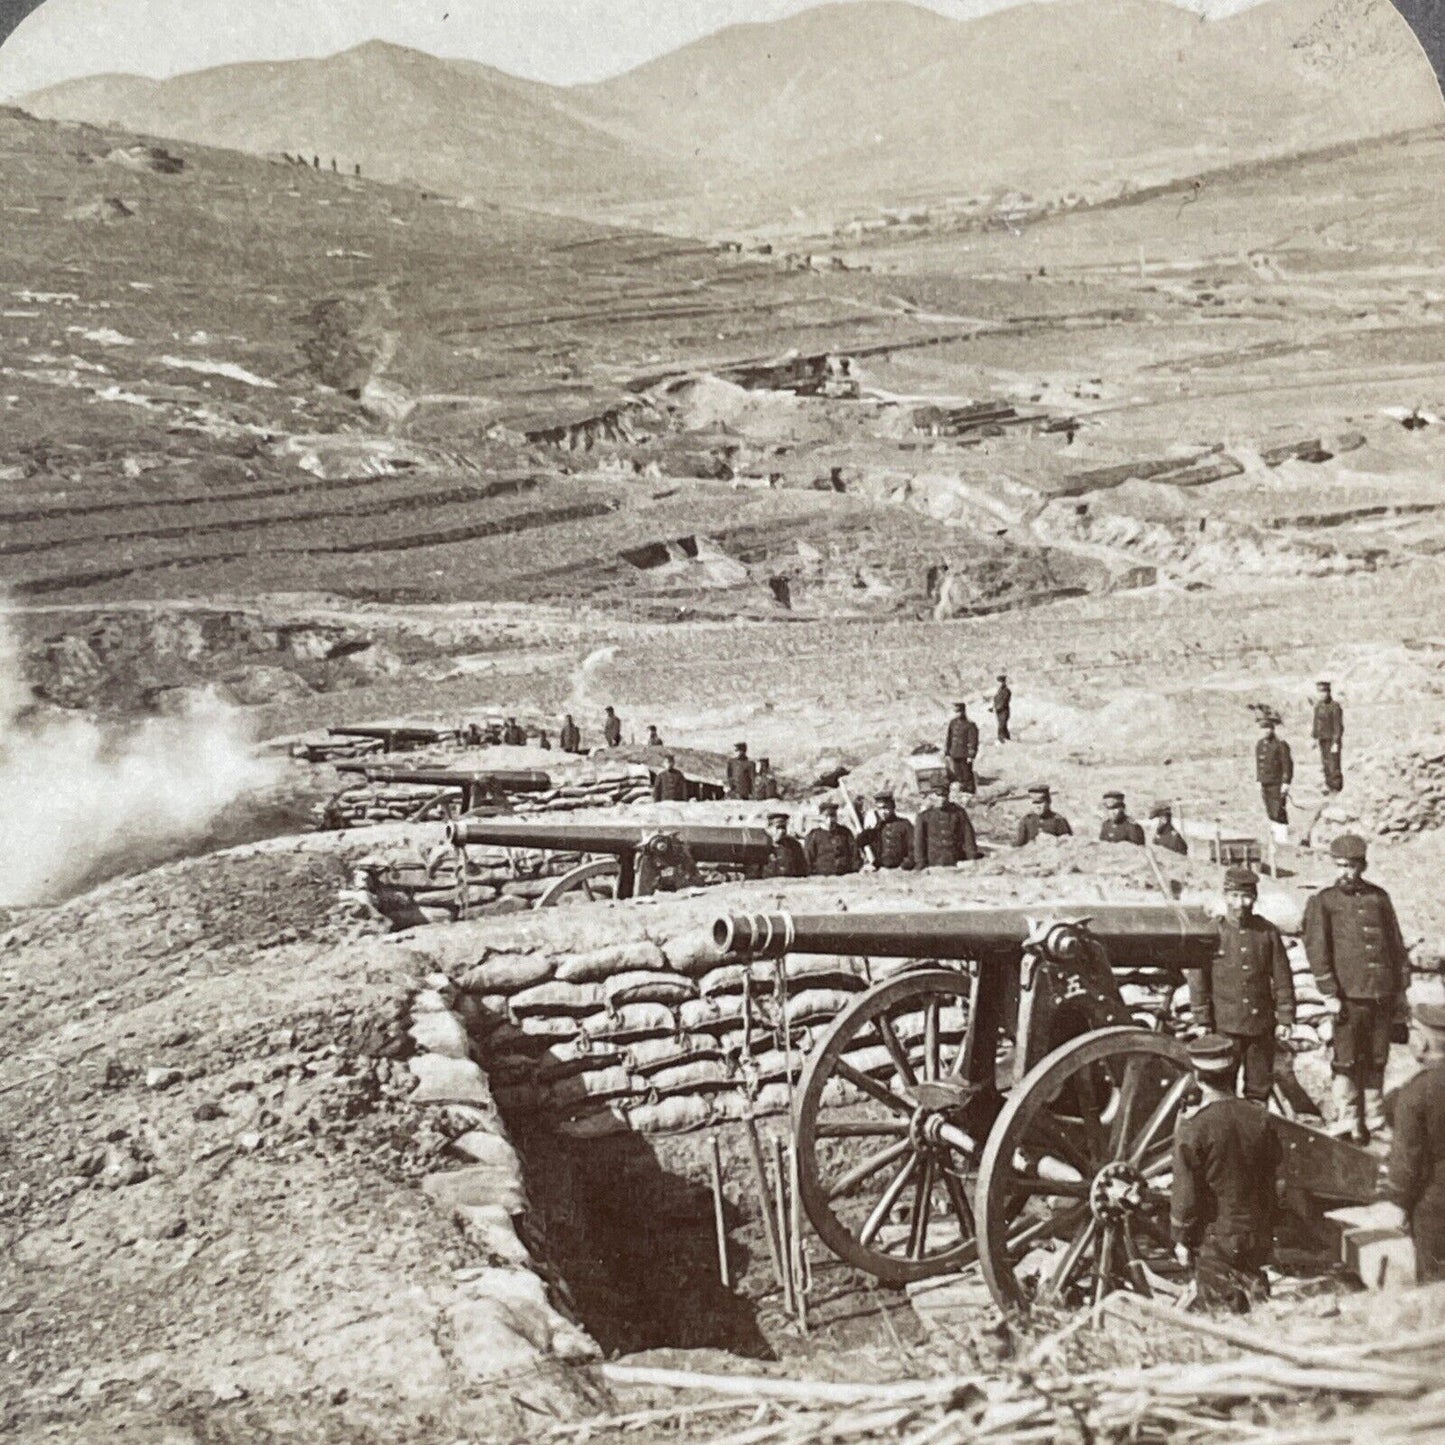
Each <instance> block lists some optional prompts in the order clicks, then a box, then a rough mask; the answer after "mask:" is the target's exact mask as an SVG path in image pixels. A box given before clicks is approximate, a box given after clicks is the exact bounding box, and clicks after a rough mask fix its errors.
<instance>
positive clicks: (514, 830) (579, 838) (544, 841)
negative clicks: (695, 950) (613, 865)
mask: <svg viewBox="0 0 1445 1445" xmlns="http://www.w3.org/2000/svg"><path fill="white" fill-rule="evenodd" d="M659 833H667V834H669V835H670V836H672V837H675V838H680V839H681V840H682V841H683V842H684V843H685V844H686V845H687V847H688V849H689V850H690V851H691V853H692V856H693V858H694V859H695V860H696V861H697V862H699V863H731V864H734V865H736V866H739V867H745V866H747V865H748V864H753V863H758V864H761V863H766V862H767V861H768V858H769V857H770V856H771V855H772V847H773V841H772V839H771V838H770V837H769V836H768V834H767V833H766V832H765V831H764V830H763V829H762V828H727V827H714V828H706V827H700V826H696V825H693V824H685V825H682V826H677V827H674V826H668V825H663V826H656V827H644V826H642V825H640V824H637V823H547V822H540V821H538V822H534V821H532V820H531V819H522V818H495V819H494V818H482V819H479V818H461V819H458V820H457V821H456V822H455V823H449V824H448V825H447V842H449V843H451V844H452V845H453V846H454V847H458V848H463V847H467V846H469V845H473V844H477V845H481V846H485V847H491V848H535V849H539V850H550V851H553V852H558V853H615V854H617V855H618V856H619V857H621V856H623V855H630V854H632V853H635V852H636V851H637V850H638V849H639V848H640V847H641V846H642V845H643V843H645V842H646V841H647V840H648V839H649V838H652V837H655V836H656V835H657V834H659Z"/></svg>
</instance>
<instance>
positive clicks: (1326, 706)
mask: <svg viewBox="0 0 1445 1445" xmlns="http://www.w3.org/2000/svg"><path fill="white" fill-rule="evenodd" d="M1344 735H1345V710H1344V708H1342V707H1341V706H1340V705H1339V703H1337V702H1335V701H1334V699H1333V698H1331V699H1330V701H1329V702H1317V703H1316V704H1315V722H1314V727H1313V729H1312V730H1311V733H1310V736H1311V737H1313V738H1314V740H1315V741H1316V742H1320V743H1335V742H1338V741H1339V740H1340V739H1341V738H1342V737H1344Z"/></svg>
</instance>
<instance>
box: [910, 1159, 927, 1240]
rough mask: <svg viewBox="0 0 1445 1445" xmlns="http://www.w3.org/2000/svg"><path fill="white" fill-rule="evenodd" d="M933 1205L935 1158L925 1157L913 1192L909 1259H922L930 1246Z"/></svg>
mask: <svg viewBox="0 0 1445 1445" xmlns="http://www.w3.org/2000/svg"><path fill="white" fill-rule="evenodd" d="M932 1204H933V1156H932V1155H931V1154H925V1155H924V1156H923V1172H922V1173H921V1174H920V1175H919V1178H918V1186H917V1188H916V1189H914V1191H913V1223H912V1225H911V1226H910V1228H909V1230H908V1257H909V1259H922V1258H923V1251H924V1248H925V1247H926V1246H927V1244H928V1216H929V1213H930V1210H931V1207H932Z"/></svg>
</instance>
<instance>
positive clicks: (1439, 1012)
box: [1411, 1000, 1445, 1034]
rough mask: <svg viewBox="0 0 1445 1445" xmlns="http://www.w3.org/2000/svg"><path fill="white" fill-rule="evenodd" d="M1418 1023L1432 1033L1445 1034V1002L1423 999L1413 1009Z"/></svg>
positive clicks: (1412, 1011)
mask: <svg viewBox="0 0 1445 1445" xmlns="http://www.w3.org/2000/svg"><path fill="white" fill-rule="evenodd" d="M1411 1014H1412V1016H1413V1017H1414V1020H1415V1022H1416V1023H1417V1024H1419V1025H1421V1026H1422V1027H1423V1028H1427V1029H1429V1030H1430V1031H1431V1032H1432V1033H1437V1034H1445V1003H1426V1002H1424V1001H1423V1000H1422V1001H1421V1002H1420V1003H1417V1004H1416V1005H1415V1006H1414V1008H1413V1009H1412V1010H1411Z"/></svg>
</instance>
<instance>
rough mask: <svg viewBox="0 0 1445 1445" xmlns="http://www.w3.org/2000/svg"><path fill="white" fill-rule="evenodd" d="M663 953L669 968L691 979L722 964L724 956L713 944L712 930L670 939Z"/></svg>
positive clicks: (664, 946)
mask: <svg viewBox="0 0 1445 1445" xmlns="http://www.w3.org/2000/svg"><path fill="white" fill-rule="evenodd" d="M662 952H663V954H664V955H665V957H666V960H667V966H668V967H669V968H671V969H674V970H675V971H676V972H678V973H685V974H687V976H688V977H689V978H698V977H700V976H701V975H702V974H705V973H706V972H708V970H709V969H712V968H716V967H717V966H718V964H720V963H721V962H722V954H721V952H720V951H719V949H718V946H717V944H716V943H714V942H713V937H712V931H711V930H710V929H699V930H697V931H696V932H692V933H684V934H682V935H681V936H680V937H678V938H669V939H668V940H667V942H666V943H664V944H663V945H662Z"/></svg>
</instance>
